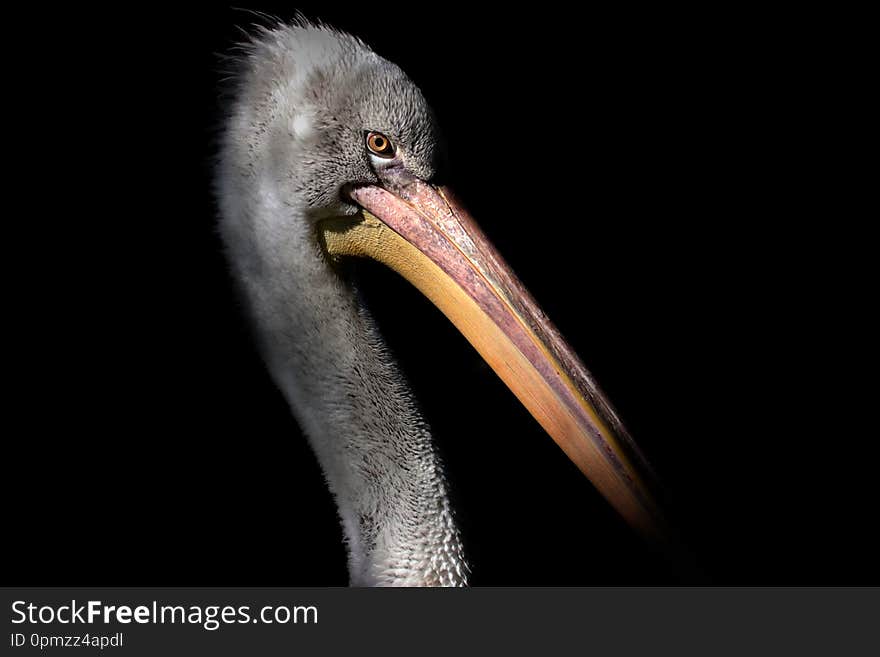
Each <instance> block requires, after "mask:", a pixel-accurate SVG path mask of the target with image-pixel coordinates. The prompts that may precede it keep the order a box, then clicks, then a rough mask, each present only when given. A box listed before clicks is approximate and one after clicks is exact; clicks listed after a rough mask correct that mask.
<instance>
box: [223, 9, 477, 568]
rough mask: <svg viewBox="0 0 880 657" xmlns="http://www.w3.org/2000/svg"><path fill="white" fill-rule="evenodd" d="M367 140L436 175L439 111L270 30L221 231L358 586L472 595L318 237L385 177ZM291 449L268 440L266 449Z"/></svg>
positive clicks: (322, 31) (393, 379)
mask: <svg viewBox="0 0 880 657" xmlns="http://www.w3.org/2000/svg"><path fill="white" fill-rule="evenodd" d="M371 130H374V131H380V132H382V133H384V134H386V135H388V136H389V137H390V138H391V139H392V140H394V142H395V143H396V145H397V148H398V152H399V154H400V156H401V158H402V162H403V165H404V166H405V167H406V168H407V169H409V170H411V171H412V172H413V173H415V174H416V175H418V176H419V177H422V178H428V179H429V178H431V176H432V175H433V174H434V171H435V168H436V160H437V147H438V131H437V128H436V126H435V123H434V119H433V115H432V113H431V111H430V108H429V107H428V105H427V103H426V102H425V99H424V98H423V96H422V94H421V92H420V91H419V90H418V88H417V87H416V86H415V85H414V84H413V83H412V82H411V81H410V80H409V79H408V78H407V77H406V75H405V74H404V73H403V72H402V71H401V70H400V69H399V68H398V67H397V66H395V65H394V64H391V63H390V62H387V61H385V60H384V59H382V58H381V57H379V56H378V55H376V54H375V53H373V52H372V51H371V50H370V49H369V48H368V47H367V46H365V45H364V44H363V43H362V42H360V41H359V40H358V39H356V38H354V37H351V36H348V35H346V34H342V33H339V32H337V31H335V30H332V29H330V28H327V27H324V26H316V25H311V24H308V23H305V22H303V21H299V22H297V23H295V24H292V25H278V26H275V27H273V28H269V29H264V30H261V31H260V33H259V34H257V35H256V36H255V37H254V38H253V40H252V41H251V42H250V43H249V44H247V46H246V47H245V49H244V55H243V57H242V58H241V61H240V71H239V74H238V75H237V78H236V82H235V92H234V94H233V98H232V100H231V102H230V104H229V107H228V116H227V119H226V122H225V126H224V132H223V136H222V139H221V144H220V157H219V161H218V165H217V175H216V192H217V198H218V203H219V207H220V231H221V234H222V237H223V240H224V243H225V246H226V250H227V253H228V258H229V262H230V265H231V269H232V272H233V275H234V277H235V279H236V281H237V283H238V285H239V287H240V289H241V291H242V294H243V298H244V300H245V305H246V307H247V310H248V312H249V313H250V316H251V318H252V320H253V324H254V327H255V333H256V335H257V336H258V340H259V343H260V347H261V351H262V354H263V357H264V359H265V362H266V365H267V368H268V370H269V372H270V374H271V376H272V377H273V379H274V380H275V382H276V384H277V385H278V387H279V389H280V390H281V392H282V393H283V395H284V396H285V398H286V400H287V401H288V403H289V405H290V408H291V410H292V412H293V414H294V415H295V417H296V418H297V420H298V422H299V424H300V426H301V427H302V429H303V432H304V433H305V435H306V436H307V438H308V440H309V442H310V444H311V446H312V448H313V450H314V452H315V454H316V455H317V458H318V460H319V462H320V464H321V467H322V470H323V471H324V474H325V476H326V480H327V484H328V486H329V488H330V491H331V492H332V494H333V496H334V498H335V500H336V502H337V507H338V509H339V515H340V519H341V523H342V528H343V534H344V537H345V541H346V544H347V548H348V569H349V573H350V578H351V583H352V584H355V585H463V584H464V583H465V582H466V576H467V565H466V562H465V559H464V556H463V550H462V545H461V540H460V537H459V532H458V530H457V528H456V525H455V522H454V519H453V515H452V511H451V510H450V508H449V502H448V495H447V490H446V482H445V479H444V476H443V472H442V468H441V465H440V463H439V460H438V458H437V456H436V453H435V450H434V447H433V443H432V440H431V434H430V431H429V429H428V427H427V425H426V423H425V422H424V420H423V418H422V416H421V414H420V412H419V410H418V406H417V404H416V403H415V401H414V400H413V396H412V394H411V392H410V390H409V387H408V386H407V385H406V382H405V381H404V377H403V375H402V373H401V372H400V370H399V368H398V366H397V365H396V363H395V362H394V359H393V357H392V356H391V354H390V352H389V350H388V348H387V347H386V346H385V343H384V341H383V340H382V337H381V335H380V334H379V332H378V331H377V330H376V327H375V325H374V323H373V320H372V319H371V317H370V314H369V312H368V310H367V309H366V308H365V307H364V304H363V303H362V302H361V299H360V297H359V296H358V293H357V290H356V288H355V285H354V283H353V281H350V280H348V279H346V278H344V277H342V276H340V275H339V273H337V271H336V270H335V269H334V267H333V266H332V264H331V263H330V262H329V261H328V259H327V258H326V257H325V256H324V254H323V252H322V251H321V247H320V245H319V243H318V240H317V239H316V235H315V230H314V222H315V221H316V220H317V219H320V218H321V217H323V216H329V215H339V214H341V213H342V214H345V213H353V212H355V211H356V208H355V206H353V205H352V204H351V203H350V202H348V201H346V200H345V198H344V197H343V196H342V195H341V194H340V191H341V190H342V188H343V187H344V186H345V185H347V184H350V183H358V182H376V181H377V175H376V170H377V167H380V166H381V165H382V163H381V162H377V161H375V159H374V158H373V157H372V156H371V155H369V154H368V153H367V151H366V149H365V147H364V146H365V144H364V139H365V133H366V132H367V131H371ZM255 426H259V418H255ZM287 439H289V437H287V436H271V437H262V440H265V441H266V442H267V445H268V447H267V448H266V449H268V450H271V445H272V442H273V441H275V440H287ZM267 458H272V457H271V454H269V455H267ZM288 522H289V523H290V525H291V527H292V528H295V527H296V523H297V518H296V510H295V509H292V510H291V517H290V518H289V519H288ZM298 540H309V537H308V536H301V537H299V538H298Z"/></svg>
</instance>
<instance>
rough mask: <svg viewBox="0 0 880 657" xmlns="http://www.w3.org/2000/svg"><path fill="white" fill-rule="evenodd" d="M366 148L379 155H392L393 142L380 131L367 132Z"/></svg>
mask: <svg viewBox="0 0 880 657" xmlns="http://www.w3.org/2000/svg"><path fill="white" fill-rule="evenodd" d="M367 148H368V149H370V152H371V153H372V154H373V155H378V156H379V157H394V144H392V143H391V140H390V139H388V137H386V136H385V135H383V134H382V133H381V132H369V133H367Z"/></svg>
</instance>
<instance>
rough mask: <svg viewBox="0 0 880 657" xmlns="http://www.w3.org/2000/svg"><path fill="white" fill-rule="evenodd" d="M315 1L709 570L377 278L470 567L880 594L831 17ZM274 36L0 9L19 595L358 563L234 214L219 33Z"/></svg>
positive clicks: (369, 276) (11, 520)
mask: <svg viewBox="0 0 880 657" xmlns="http://www.w3.org/2000/svg"><path fill="white" fill-rule="evenodd" d="M300 6H301V8H302V9H303V10H304V11H305V13H306V15H307V16H309V17H312V18H321V19H324V20H326V21H327V22H329V23H331V24H333V25H335V26H337V27H339V28H341V29H344V30H347V31H350V32H353V33H355V34H358V35H360V36H362V37H363V38H364V39H365V40H366V41H367V42H368V43H369V44H371V45H372V46H373V47H374V49H376V50H377V52H379V53H380V54H381V55H383V56H385V57H386V58H388V59H390V60H392V61H394V62H396V63H398V64H399V65H400V66H401V67H402V68H403V69H404V70H405V71H407V72H408V74H409V75H410V76H411V77H412V78H413V80H414V81H415V82H416V83H417V84H418V85H419V86H420V87H421V88H422V89H423V91H424V93H425V94H426V96H427V97H428V99H429V101H430V102H431V103H432V105H433V106H434V108H435V110H436V113H437V115H438V118H439V121H440V123H441V126H442V128H443V130H444V132H445V134H446V136H447V140H448V145H449V152H450V157H451V162H452V168H451V176H452V185H453V186H454V187H455V189H456V190H457V192H458V194H459V196H460V197H461V198H462V199H463V200H464V201H465V203H466V204H467V205H468V207H469V208H470V209H471V211H472V213H473V215H474V216H475V217H476V218H477V220H478V221H480V223H481V224H482V226H483V228H484V229H485V230H486V232H487V233H488V235H489V236H490V238H491V239H492V240H493V241H494V242H495V244H496V245H497V246H498V248H499V250H500V251H501V253H503V254H504V255H505V257H506V258H507V260H508V261H509V262H510V263H511V264H512V266H513V267H514V269H515V270H516V271H517V273H518V274H519V275H520V277H521V278H522V280H523V281H524V283H525V284H526V286H527V287H528V288H529V289H530V290H531V291H532V292H533V293H534V295H535V296H536V297H537V299H538V300H539V301H540V302H541V303H542V305H543V306H544V309H545V310H546V311H547V312H548V314H549V315H550V317H551V318H553V319H554V321H555V322H556V323H557V325H558V326H559V327H560V329H561V330H562V332H563V334H564V335H566V336H567V337H568V338H569V340H570V342H571V343H572V344H573V346H574V347H575V350H576V351H577V352H578V353H579V354H580V355H581V357H582V358H583V360H584V361H585V363H586V364H587V366H588V367H589V368H590V369H591V370H592V372H593V373H594V374H595V375H596V378H597V379H598V380H599V381H600V383H601V384H602V386H603V387H604V389H605V390H606V392H607V393H608V395H609V396H610V398H611V399H612V401H613V402H614V403H615V405H616V406H617V407H618V409H619V411H620V412H621V414H622V416H623V418H624V419H625V421H626V423H627V424H628V426H629V427H630V430H631V432H632V433H633V435H634V436H635V438H636V440H637V442H638V443H639V444H640V445H641V446H642V448H643V450H644V451H645V453H646V454H647V456H648V458H649V460H650V461H651V462H652V463H653V464H654V466H655V468H656V470H657V471H658V473H659V475H660V478H661V479H662V480H663V481H664V482H665V484H666V486H667V488H668V489H669V495H670V500H671V503H670V513H671V515H672V517H673V519H674V522H675V524H676V525H677V526H678V527H679V528H680V529H681V531H682V533H683V535H684V536H685V538H686V541H687V543H688V544H689V546H690V550H691V553H692V557H691V558H690V561H691V563H692V564H694V569H693V570H692V571H687V572H683V573H682V572H679V571H677V570H676V569H674V568H672V567H671V566H669V565H667V564H666V563H665V562H663V561H662V560H659V559H657V558H656V557H654V556H653V555H652V554H651V553H650V552H649V551H648V550H647V549H646V548H645V547H643V546H642V545H641V544H640V543H639V541H638V540H637V539H636V538H635V537H633V536H631V534H630V532H629V531H628V530H627V528H626V527H624V526H622V524H621V522H620V521H619V520H618V519H617V518H615V516H614V514H613V513H612V511H611V510H610V509H609V508H608V507H607V505H606V504H605V503H604V502H603V501H602V500H601V499H600V498H599V496H598V495H597V494H596V493H595V492H594V490H593V489H592V487H591V486H590V484H589V483H588V482H587V481H586V480H585V479H584V478H583V477H582V476H581V475H580V474H579V473H578V472H577V470H576V469H575V468H574V466H572V465H571V464H569V463H568V462H567V460H566V459H565V457H564V455H563V454H562V453H561V452H560V450H559V449H558V448H557V447H556V446H555V445H554V443H553V442H552V440H551V439H550V438H548V437H547V436H546V435H544V434H543V432H542V431H541V429H540V428H539V427H538V425H537V424H536V423H535V422H534V421H533V420H532V419H531V418H530V416H529V415H528V413H527V412H526V411H525V410H523V409H522V408H520V407H519V406H518V404H517V402H516V401H515V399H514V398H513V396H512V395H511V394H510V393H509V392H508V391H507V390H506V389H505V388H504V386H503V385H502V384H501V383H500V382H499V381H497V380H496V378H495V377H494V375H493V374H492V372H491V371H490V370H489V369H488V368H487V367H486V366H485V365H484V364H483V363H482V362H481V360H480V359H479V357H478V356H477V355H476V354H475V353H474V352H472V350H471V349H470V347H469V346H468V345H467V343H466V342H465V341H464V339H463V338H461V336H459V335H458V334H457V332H456V331H455V330H454V329H453V328H452V327H451V326H450V325H448V323H447V322H446V320H445V319H444V318H443V317H442V316H441V315H440V314H439V312H438V311H436V310H435V309H434V308H433V307H432V306H430V304H429V303H428V302H427V301H425V300H424V299H422V298H421V297H420V296H419V295H418V293H416V292H415V291H414V290H413V289H411V288H410V287H409V286H408V284H406V283H405V282H403V281H401V280H398V279H397V278H396V276H395V275H393V274H391V273H389V272H387V271H384V270H382V269H381V268H380V267H378V266H372V265H369V264H367V263H364V264H363V265H362V266H361V270H362V271H361V274H362V276H363V277H364V278H365V284H364V287H365V289H366V291H367V293H368V297H369V299H370V301H371V304H372V306H373V308H374V311H375V313H376V315H377V317H378V319H379V322H380V324H381V326H382V328H383V330H384V332H385V334H386V336H387V338H388V341H389V343H390V344H391V346H392V348H393V349H394V351H395V353H396V354H397V356H398V358H399V359H400V361H401V362H402V365H403V368H404V370H405V372H406V375H407V376H408V378H409V380H410V382H411V384H412V386H413V388H414V389H415V391H416V393H417V396H418V398H419V400H420V401H421V402H422V404H423V407H424V411H425V413H426V416H427V418H428V419H429V421H430V423H431V425H432V426H433V428H434V432H435V434H436V437H437V441H438V445H439V449H440V451H441V453H442V454H443V457H444V459H445V461H446V463H447V466H448V473H449V477H450V480H451V485H452V494H453V498H454V502H455V507H456V509H457V511H458V514H459V519H460V523H461V526H462V529H463V532H464V536H465V541H466V547H467V550H468V554H469V556H470V558H471V561H472V564H473V577H472V581H473V583H474V584H502V585H505V584H526V585H533V584H556V585H567V584H655V583H681V582H685V583H704V582H711V583H722V584H845V583H850V584H852V583H869V582H871V583H878V581H880V576H878V575H880V573H878V567H877V565H876V561H875V559H874V555H875V553H876V551H877V548H878V541H877V539H876V538H875V537H874V536H873V532H872V531H871V525H872V524H874V520H872V518H874V517H875V515H876V513H875V509H874V500H875V499H876V494H875V492H874V490H873V488H872V478H871V475H870V467H869V466H870V464H871V457H872V455H871V452H870V449H869V446H870V445H872V444H873V442H874V433H876V432H872V429H871V425H858V424H857V423H856V424H853V422H852V418H853V416H854V411H855V409H857V408H859V407H860V406H862V405H864V404H865V403H866V402H867V401H868V397H869V394H868V393H867V392H866V391H865V388H864V387H863V386H861V385H860V383H859V382H858V381H856V380H855V379H854V378H853V377H852V376H851V372H852V371H856V372H857V371H858V370H860V369H865V368H867V367H868V366H867V365H862V364H861V360H860V358H861V357H862V354H861V353H860V352H859V351H858V350H852V349H851V344H850V343H851V339H853V338H854V337H855V334H856V332H857V330H858V326H859V322H858V321H857V320H853V319H851V318H848V317H847V316H846V315H845V311H847V310H850V309H851V307H852V306H853V305H854V304H855V305H858V304H861V305H865V303H866V300H865V299H864V298H861V299H855V301H854V302H853V298H852V297H853V296H856V297H857V296H858V295H856V294H855V293H854V292H852V286H851V285H848V284H841V278H840V275H841V272H842V271H844V270H845V276H844V278H846V279H847V280H848V281H852V280H853V279H856V278H858V277H860V276H861V273H860V272H857V271H854V270H853V271H852V272H850V271H849V269H847V268H850V267H857V266H858V265H859V258H858V257H856V256H850V254H849V253H848V252H847V251H846V248H845V247H842V246H841V243H840V242H839V241H838V240H839V235H838V227H839V226H840V224H839V222H838V220H837V217H838V215H835V214H833V213H831V214H829V212H828V207H827V202H828V198H827V196H826V194H825V192H824V190H823V189H822V188H821V186H818V185H816V184H815V180H814V179H813V178H811V177H809V175H807V174H809V173H810V171H811V169H812V168H813V163H814V161H815V160H814V154H815V151H816V149H817V148H818V147H819V146H820V145H821V142H822V139H823V138H822V137H821V136H819V135H818V133H817V130H818V128H817V126H816V124H815V123H813V119H814V118H815V117H816V113H817V110H816V107H817V105H816V102H815V101H817V100H818V99H819V98H820V97H821V96H822V94H818V93H816V92H815V89H814V88H813V86H812V80H813V79H814V76H815V75H816V74H817V72H818V71H820V70H821V68H822V66H823V64H822V62H823V58H822V54H821V49H822V47H823V43H824V42H823V40H822V38H821V35H819V38H815V39H812V40H811V41H810V43H809V45H806V44H804V43H801V42H793V41H791V40H790V37H791V36H792V34H796V33H797V25H798V24H797V23H796V21H795V22H792V21H793V19H791V17H789V18H790V19H791V20H788V22H771V21H770V20H769V18H768V17H766V16H763V15H733V14H729V15H728V14H724V13H723V12H719V13H718V14H717V15H708V14H706V15H698V14H692V13H689V14H674V13H669V12H668V11H663V12H657V13H644V12H636V10H635V9H620V10H618V11H615V12H611V11H605V10H593V11H592V12H590V13H587V14H582V13H580V11H579V12H578V13H574V11H572V12H571V13H565V12H563V11H560V10H557V9H552V8H547V9H542V10H538V9H534V10H530V11H528V12H515V11H511V10H504V11H501V10H496V11H492V12H488V13H487V15H485V16H484V15H480V14H478V13H477V10H476V5H473V8H472V9H463V8H460V7H453V6H447V5H437V6H432V7H428V6H427V5H418V6H416V5H411V6H409V7H407V8H400V9H396V8H394V7H390V6H384V5H382V6H366V5H365V6H361V7H360V8H355V9H353V8H348V7H345V8H343V7H333V6H331V5H329V4H328V5H327V6H322V5H314V6H304V5H300ZM127 7H128V6H127ZM254 9H260V10H265V11H268V12H271V13H273V14H278V15H280V16H282V17H284V18H289V17H291V16H292V15H293V7H292V6H288V5H286V4H280V3H261V4H259V5H258V6H254ZM489 14H490V15H489ZM254 22H256V23H265V22H266V21H265V20H264V19H263V18H261V17H260V16H256V15H252V14H249V13H247V12H243V11H239V10H233V9H230V8H226V7H223V6H218V7H216V8H214V9H210V10H199V11H196V10H186V9H183V10H182V9H180V8H174V9H171V8H163V7H160V6H157V5H155V4H150V5H144V6H140V7H132V8H126V9H119V8H116V9H114V10H113V11H112V12H104V11H102V10H97V9H95V10H88V9H81V8H80V9H76V10H66V11H61V12H58V11H54V10H53V11H52V12H48V11H46V12H41V11H38V10H33V11H32V12H31V13H23V14H21V15H15V16H11V17H8V20H7V22H6V24H5V26H4V28H3V30H4V36H5V37H6V44H7V55H6V63H7V66H6V74H7V84H8V88H9V89H10V94H9V97H8V99H7V103H6V104H7V110H11V112H12V114H13V116H14V119H13V120H11V121H9V122H8V123H7V135H6V138H7V140H8V143H9V145H10V148H9V149H8V155H7V161H6V166H7V167H10V171H11V174H10V179H9V181H8V183H7V184H8V189H7V191H6V193H7V195H8V198H9V201H10V204H9V206H10V207H14V208H16V209H15V211H13V212H10V213H9V214H8V215H7V217H6V222H7V229H6V235H7V238H6V240H4V246H5V248H4V251H5V256H6V257H5V260H4V261H5V263H6V267H7V280H8V282H9V284H8V290H9V292H8V295H7V303H6V308H7V317H8V319H7V325H8V326H7V328H8V329H9V330H10V336H11V337H10V338H9V339H8V340H7V345H8V353H7V358H6V361H7V369H6V371H7V384H8V393H7V395H6V404H7V407H8V409H9V413H8V421H7V428H6V431H5V432H4V433H5V434H6V437H5V439H4V440H5V446H6V457H5V458H4V459H3V471H4V476H3V485H4V488H5V490H4V507H5V509H6V512H5V513H4V532H3V534H4V537H5V538H4V548H5V549H4V552H5V555H6V556H4V557H3V559H4V561H5V567H4V575H5V578H4V579H6V578H8V579H9V580H11V581H10V582H6V583H15V584H18V585H35V584H55V585H59V584H76V585H98V584H100V585H134V584H139V585H149V584H155V585H244V584H247V585H344V584H345V583H346V582H347V574H346V569H345V554H344V549H343V547H342V542H341V532H340V529H339V527H338V523H337V521H336V517H335V509H334V506H333V503H332V500H331V498H330V496H329V493H328V492H327V491H326V488H325V487H324V485H323V482H322V478H321V474H320V471H319V468H318V466H317V464H316V462H315V460H314V458H313V456H312V455H311V452H310V451H309V449H308V447H307V445H306V443H305V440H304V439H303V438H302V436H301V435H300V433H299V430H298V428H297V426H296V424H295V422H294V421H293V420H292V418H291V417H290V415H289V413H288V411H287V408H286V406H285V404H284V402H283V400H282V399H281V396H280V394H279V393H278V392H277V391H276V390H275V388H274V387H273V385H272V383H271V381H270V380H269V378H268V376H267V375H266V374H265V373H264V371H263V368H262V366H261V363H260V361H259V359H258V357H257V355H256V353H255V351H254V349H253V347H252V345H251V339H250V336H249V333H248V328H247V325H246V322H245V321H244V319H243V318H242V316H241V313H240V308H239V303H238V301H237V300H236V298H235V296H234V294H233V292H232V288H231V285H230V280H229V277H228V274H227V270H226V267H225V263H224V261H223V258H222V253H221V250H220V243H219V240H218V238H217V236H216V233H215V228H214V226H215V214H216V211H215V206H214V201H213V197H212V193H211V187H210V186H211V158H212V154H213V152H214V140H215V136H216V130H217V127H218V126H219V124H220V121H221V117H222V100H221V97H220V94H219V92H218V90H219V88H220V84H219V82H218V81H219V80H220V79H221V78H222V77H223V75H224V73H223V70H224V68H226V66H227V65H226V64H225V63H224V61H223V59H222V58H221V57H219V56H218V53H228V52H230V49H231V47H232V45H233V44H234V43H235V42H236V41H237V40H241V39H242V33H241V32H240V31H239V27H243V28H244V29H245V30H248V29H250V28H249V27H248V26H249V25H250V24H251V23H254ZM820 113H821V112H820ZM13 144H14V145H13ZM425 345H430V348H425ZM839 364H845V365H847V366H848V367H850V368H851V369H850V371H848V372H843V371H841V370H839V369H837V368H836V366H837V365H839ZM449 409H455V411H454V412H450V411H449Z"/></svg>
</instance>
